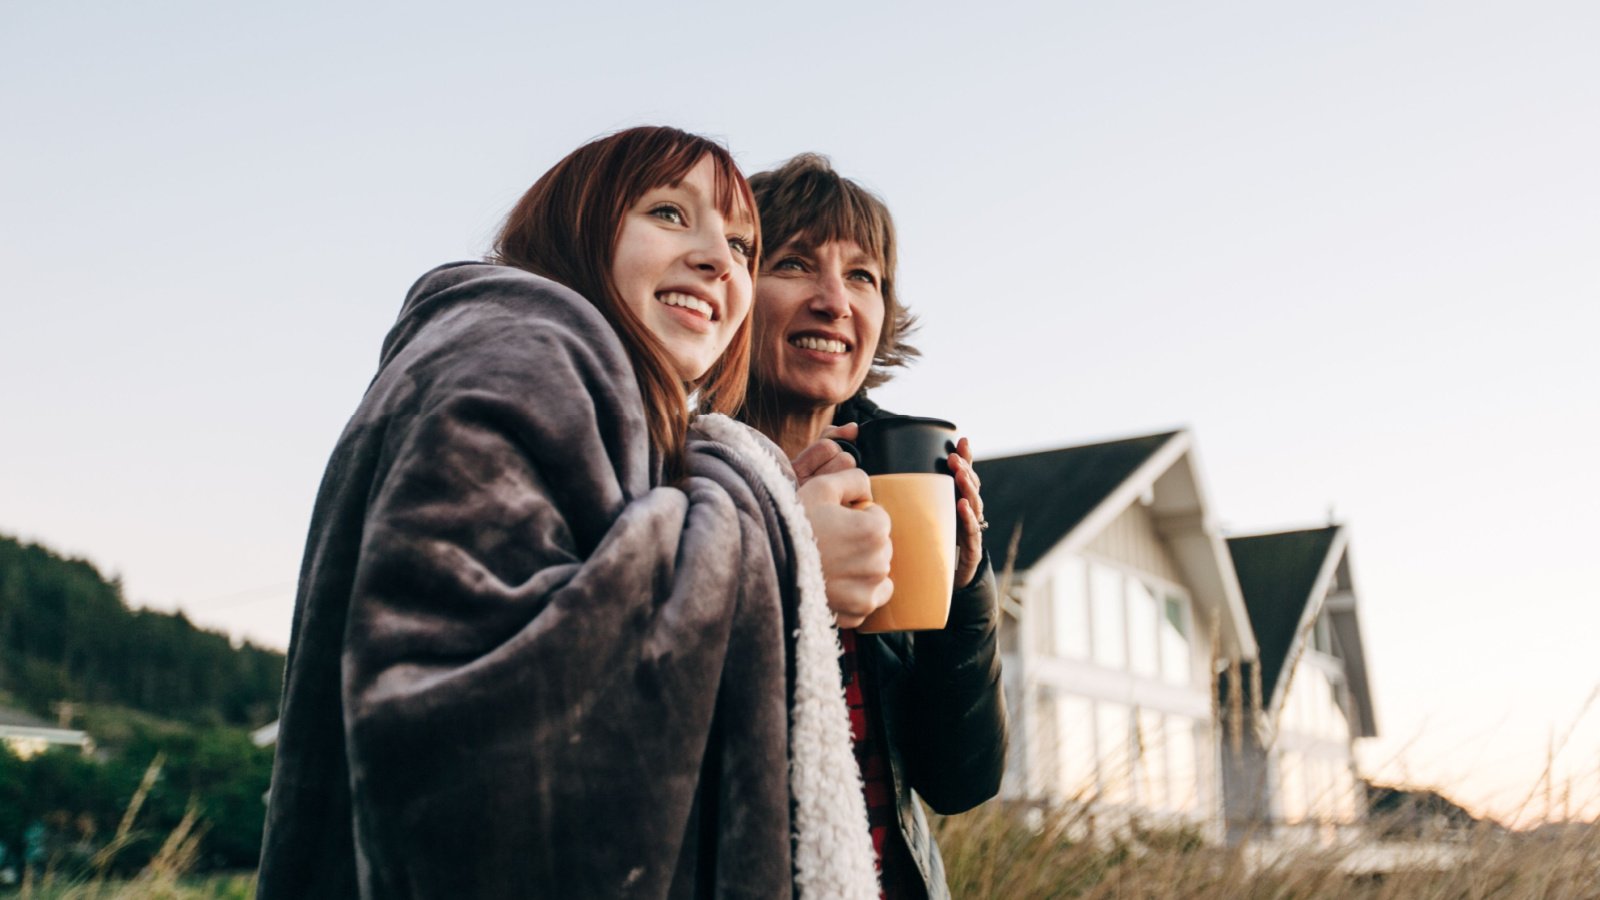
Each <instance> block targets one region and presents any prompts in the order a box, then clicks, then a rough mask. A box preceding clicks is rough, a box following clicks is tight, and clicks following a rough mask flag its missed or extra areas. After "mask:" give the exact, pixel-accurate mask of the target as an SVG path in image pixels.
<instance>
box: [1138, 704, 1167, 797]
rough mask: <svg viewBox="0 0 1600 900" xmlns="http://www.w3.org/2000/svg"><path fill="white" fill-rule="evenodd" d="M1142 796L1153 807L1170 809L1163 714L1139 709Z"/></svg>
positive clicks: (1140, 788) (1140, 783)
mask: <svg viewBox="0 0 1600 900" xmlns="http://www.w3.org/2000/svg"><path fill="white" fill-rule="evenodd" d="M1138 722H1139V731H1138V732H1137V735H1136V736H1137V737H1138V744H1137V747H1138V750H1139V799H1140V800H1141V801H1143V803H1144V804H1145V805H1146V806H1148V807H1150V808H1151V809H1166V808H1167V739H1166V730H1165V728H1164V727H1163V723H1162V715H1161V713H1159V712H1154V711H1151V710H1148V709H1141V710H1139V719H1138Z"/></svg>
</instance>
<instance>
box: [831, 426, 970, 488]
mask: <svg viewBox="0 0 1600 900" xmlns="http://www.w3.org/2000/svg"><path fill="white" fill-rule="evenodd" d="M860 429H861V430H860V431H859V432H858V433H857V436H856V440H855V445H856V451H857V453H856V456H857V462H858V463H859V464H860V466H861V468H862V470H863V471H865V472H866V473H867V474H868V475H892V474H898V473H902V472H911V473H918V472H922V473H932V474H937V475H949V474H951V473H950V465H949V463H948V461H947V459H946V458H947V457H948V456H949V455H950V454H951V453H954V452H955V449H956V437H957V435H956V426H955V424H954V423H953V422H947V421H945V420H944V419H930V418H927V417H925V416H883V417H882V418H877V419H871V420H869V421H866V422H862V423H861V426H860Z"/></svg>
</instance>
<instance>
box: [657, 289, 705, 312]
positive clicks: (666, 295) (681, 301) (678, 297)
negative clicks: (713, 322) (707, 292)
mask: <svg viewBox="0 0 1600 900" xmlns="http://www.w3.org/2000/svg"><path fill="white" fill-rule="evenodd" d="M656 299H657V300H659V301H661V302H662V303H665V304H666V305H668V306H681V307H683V308H684V309H692V310H694V311H695V312H697V313H699V314H700V315H702V316H705V317H706V318H708V319H709V318H711V304H709V303H707V302H705V301H704V300H701V299H700V298H699V297H691V296H689V295H688V294H680V293H678V292H677V291H662V292H661V293H659V294H657V295H656Z"/></svg>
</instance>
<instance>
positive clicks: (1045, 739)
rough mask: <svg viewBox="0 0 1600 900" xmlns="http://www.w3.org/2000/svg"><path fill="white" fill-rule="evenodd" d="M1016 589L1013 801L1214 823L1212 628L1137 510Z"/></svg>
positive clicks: (1010, 662)
mask: <svg viewBox="0 0 1600 900" xmlns="http://www.w3.org/2000/svg"><path fill="white" fill-rule="evenodd" d="M1019 594H1020V596H1019V598H1018V599H1019V600H1021V605H1022V610H1023V614H1022V621H1021V623H1020V625H1017V627H1018V628H1019V630H1020V632H1021V633H1020V634H1017V635H1016V636H1015V637H1016V640H1015V641H1010V642H1008V646H1009V647H1010V648H1012V654H1011V655H1010V656H1009V657H1008V658H1007V659H1006V662H1005V664H1006V666H1007V670H1008V671H1007V675H1008V682H1009V687H1010V690H1011V691H1012V697H1011V700H1012V704H1011V709H1012V711H1013V716H1014V718H1015V719H1016V720H1018V721H1015V722H1014V732H1013V733H1014V739H1015V740H1016V741H1017V743H1018V746H1016V747H1014V753H1013V760H1012V766H1013V768H1014V769H1017V768H1020V769H1021V771H1013V772H1011V773H1009V775H1008V780H1007V785H1008V792H1009V793H1011V795H1012V796H1021V797H1027V798H1030V799H1035V800H1041V801H1045V802H1064V801H1066V802H1070V801H1092V802H1094V803H1095V804H1096V805H1097V806H1098V807H1099V808H1101V809H1102V810H1104V811H1105V812H1106V813H1108V814H1110V815H1109V816H1107V818H1110V819H1112V820H1115V819H1116V818H1118V817H1120V816H1126V815H1133V816H1138V817H1141V818H1144V819H1147V820H1151V819H1155V820H1159V819H1166V818H1178V819H1184V820H1189V821H1195V822H1200V823H1204V824H1208V825H1217V824H1220V823H1219V821H1218V820H1219V801H1218V780H1219V775H1218V771H1217V756H1216V741H1215V738H1214V736H1213V726H1212V712H1211V710H1212V704H1211V699H1210V692H1211V683H1210V675H1209V661H1210V640H1209V638H1208V637H1200V635H1204V634H1208V633H1209V632H1208V631H1205V630H1203V629H1202V628H1200V627H1197V623H1196V619H1195V615H1194V611H1193V609H1192V605H1193V604H1192V602H1191V600H1190V591H1189V589H1188V587H1187V586H1186V585H1185V584H1184V582H1183V579H1182V578H1181V576H1180V574H1179V570H1178V567H1177V566H1176V565H1175V564H1174V562H1173V557H1172V554H1171V552H1170V551H1169V549H1168V548H1167V546H1166V544H1165V542H1164V541H1163V540H1162V539H1161V537H1160V536H1159V535H1158V534H1157V533H1156V530H1155V528H1154V526H1153V523H1152V522H1151V520H1150V516H1149V515H1148V513H1147V512H1146V510H1145V509H1144V507H1143V506H1141V505H1139V504H1137V503H1136V504H1134V505H1133V506H1132V507H1130V508H1129V509H1128V510H1126V511H1125V512H1124V513H1123V514H1122V515H1121V516H1119V517H1118V518H1117V519H1115V520H1114V521H1113V522H1112V524H1111V525H1110V526H1109V527H1108V528H1107V529H1106V530H1105V531H1103V532H1102V533H1101V534H1100V535H1099V536H1097V537H1096V538H1095V539H1094V540H1093V541H1091V542H1090V543H1089V544H1088V545H1087V546H1086V547H1085V549H1084V551H1083V552H1082V553H1080V554H1074V555H1068V556H1064V557H1057V558H1056V559H1055V560H1054V562H1053V563H1052V564H1051V565H1050V566H1049V567H1048V568H1044V567H1036V568H1035V569H1034V570H1033V571H1030V572H1028V573H1027V579H1026V584H1025V586H1024V587H1022V588H1021V590H1020V591H1019ZM1013 624H1015V623H1014V622H1013V620H1009V619H1008V620H1007V625H1013Z"/></svg>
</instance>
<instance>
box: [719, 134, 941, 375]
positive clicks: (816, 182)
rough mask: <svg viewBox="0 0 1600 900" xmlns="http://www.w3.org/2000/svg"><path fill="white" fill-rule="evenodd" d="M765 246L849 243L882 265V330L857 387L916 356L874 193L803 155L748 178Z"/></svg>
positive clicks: (886, 222) (890, 225)
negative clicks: (875, 350) (851, 242)
mask: <svg viewBox="0 0 1600 900" xmlns="http://www.w3.org/2000/svg"><path fill="white" fill-rule="evenodd" d="M750 190H751V191H753V192H754V193H755V200H756V209H758V210H760V212H761V233H762V234H763V236H764V240H765V242H766V246H768V247H772V248H777V247H782V246H784V245H785V244H787V243H789V242H790V241H792V240H795V239H797V238H798V239H799V240H800V242H801V243H802V244H805V245H807V246H811V247H817V246H820V245H822V244H826V243H828V242H829V241H854V242H855V243H856V245H857V246H859V247H860V248H861V249H862V250H865V251H866V252H867V253H868V254H869V255H871V256H875V257H877V259H878V264H879V265H880V266H882V267H883V284H882V286H881V292H882V294H883V332H882V333H881V334H880V335H878V351H877V352H876V353H875V354H873V357H872V368H871V369H869V370H868V371H867V377H866V379H865V380H864V381H863V382H862V385H861V386H862V388H863V389H865V388H874V387H877V386H878V385H880V384H883V383H884V382H886V381H888V380H889V379H890V378H892V377H893V373H892V372H890V371H889V370H890V369H892V368H894V367H897V366H904V365H906V364H907V363H909V362H910V361H911V360H912V359H915V358H916V357H918V356H920V355H921V353H920V352H919V351H918V350H917V348H915V347H913V346H911V345H910V344H908V343H906V337H907V335H909V334H910V333H911V332H912V331H913V330H914V329H915V328H916V324H917V320H916V317H915V316H913V315H911V313H910V312H908V311H907V310H906V308H905V307H904V306H902V305H901V304H900V298H899V296H898V295H897V294H896V293H895V265H896V260H895V237H894V219H893V218H892V217H891V216H890V215H889V207H887V206H885V205H884V203H883V201H882V200H880V199H878V196H877V195H876V194H873V193H872V192H871V191H869V190H867V189H866V188H864V187H862V186H861V185H859V184H856V183H855V182H854V181H851V180H850V179H848V178H845V177H844V176H843V175H840V174H839V173H838V172H835V171H834V170H833V164H832V163H830V162H828V158H827V157H826V156H822V155H821V154H817V153H802V154H800V155H798V156H796V157H794V158H793V159H791V160H789V161H788V162H786V163H784V164H783V165H781V166H779V167H778V168H776V169H773V170H771V171H769V172H762V173H760V174H757V175H755V176H752V177H751V179H750Z"/></svg>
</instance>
